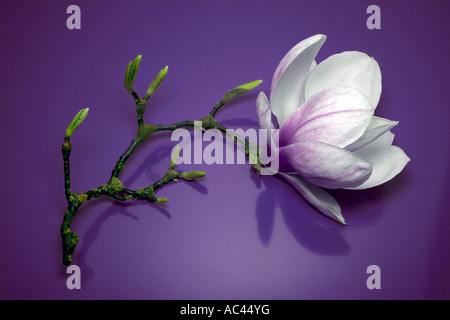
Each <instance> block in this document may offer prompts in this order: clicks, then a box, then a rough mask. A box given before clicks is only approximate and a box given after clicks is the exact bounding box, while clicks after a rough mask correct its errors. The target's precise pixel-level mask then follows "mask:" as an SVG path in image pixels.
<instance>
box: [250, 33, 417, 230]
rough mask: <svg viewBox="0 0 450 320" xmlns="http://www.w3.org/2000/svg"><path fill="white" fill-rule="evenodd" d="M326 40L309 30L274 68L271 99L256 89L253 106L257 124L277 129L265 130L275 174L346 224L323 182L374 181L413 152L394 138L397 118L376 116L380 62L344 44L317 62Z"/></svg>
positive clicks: (354, 185)
mask: <svg viewBox="0 0 450 320" xmlns="http://www.w3.org/2000/svg"><path fill="white" fill-rule="evenodd" d="M325 39H326V36H324V35H315V36H312V37H310V38H308V39H306V40H303V41H302V42H300V43H299V44H297V45H296V46H295V47H293V48H292V49H291V50H290V51H289V52H288V53H287V54H286V56H285V57H284V58H283V59H282V60H281V62H280V63H279V65H278V67H277V69H276V70H275V74H274V76H273V79H272V85H271V88H270V91H271V92H270V102H269V100H268V99H267V97H266V95H265V94H264V93H263V92H261V93H260V94H259V96H258V99H257V102H256V110H257V115H258V121H259V125H260V127H261V128H262V129H279V130H273V131H271V132H272V134H271V135H270V136H269V138H270V139H272V140H273V141H272V143H274V141H278V144H277V145H276V147H277V148H274V149H275V150H273V152H278V157H279V166H280V167H279V168H280V169H279V171H278V172H277V174H278V175H279V176H281V177H282V178H284V179H285V180H286V181H288V182H289V183H290V184H292V185H293V186H294V187H295V188H296V190H297V191H298V192H300V193H301V194H302V195H303V196H304V197H305V198H306V200H308V201H309V202H310V203H311V204H312V205H313V206H315V207H316V208H317V209H318V210H319V211H321V212H322V213H323V214H325V215H327V216H329V217H331V218H333V219H335V220H337V221H339V222H341V223H343V224H345V220H344V218H343V217H342V214H341V208H340V206H339V204H338V203H337V202H336V200H335V199H334V198H333V197H332V196H331V195H330V194H329V193H328V192H326V191H325V190H323V189H322V188H325V189H339V188H343V189H367V188H372V187H375V186H378V185H380V184H382V183H384V182H386V181H389V180H391V179H392V178H393V177H395V176H396V175H397V174H398V173H400V172H401V171H402V170H403V168H404V167H405V165H406V163H407V162H408V161H409V160H410V159H409V158H408V156H407V155H406V154H405V153H404V152H403V150H402V149H400V148H398V147H396V146H393V145H392V142H393V139H394V135H393V134H392V133H391V131H390V130H391V129H392V128H393V127H394V126H395V125H397V124H398V122H394V121H390V120H388V119H384V118H380V117H376V116H374V111H375V108H376V107H377V105H378V101H379V99H380V95H381V71H380V67H379V66H378V63H377V62H376V61H375V60H374V59H373V58H371V57H369V56H368V55H366V54H364V53H362V52H357V51H348V52H342V53H340V54H335V55H332V56H330V57H329V58H328V59H326V60H324V61H323V62H321V63H320V64H318V65H317V63H316V62H315V60H314V59H315V57H316V55H317V52H318V51H319V49H320V48H321V46H322V45H323V43H324V42H325ZM269 131H270V130H269ZM276 135H277V139H274V137H275V136H276Z"/></svg>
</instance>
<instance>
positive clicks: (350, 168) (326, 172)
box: [279, 141, 372, 189]
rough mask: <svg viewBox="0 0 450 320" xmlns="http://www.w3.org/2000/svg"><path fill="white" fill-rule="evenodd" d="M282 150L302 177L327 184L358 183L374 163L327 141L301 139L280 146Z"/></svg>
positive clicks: (318, 183) (329, 186) (368, 172)
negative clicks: (300, 140) (302, 140)
mask: <svg viewBox="0 0 450 320" xmlns="http://www.w3.org/2000/svg"><path fill="white" fill-rule="evenodd" d="M279 152H280V154H282V157H284V158H285V159H287V161H289V164H290V165H291V166H292V168H294V169H295V171H296V172H297V173H298V174H299V175H300V176H301V177H303V178H305V179H306V180H308V181H309V182H311V183H313V184H315V185H317V186H319V187H323V188H328V189H339V188H351V187H356V186H359V185H361V184H362V183H363V182H365V181H366V180H367V179H369V177H370V174H371V173H372V164H371V163H369V162H367V161H365V160H364V159H362V158H360V157H359V156H357V155H356V154H354V153H352V152H350V151H348V150H345V149H341V148H338V147H335V146H332V145H329V144H326V143H323V142H318V141H304V142H298V143H294V144H291V145H289V146H286V147H282V148H280V149H279Z"/></svg>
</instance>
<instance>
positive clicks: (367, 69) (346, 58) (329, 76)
mask: <svg viewBox="0 0 450 320" xmlns="http://www.w3.org/2000/svg"><path fill="white" fill-rule="evenodd" d="M337 85H346V86H350V87H354V88H357V89H358V90H360V91H361V92H362V93H363V94H364V95H366V96H367V97H368V98H369V100H370V102H371V104H372V107H373V108H376V107H377V105H378V101H379V100H380V95H381V71H380V67H379V65H378V63H377V62H376V61H375V59H373V58H371V57H369V56H368V55H366V54H365V53H362V52H358V51H346V52H342V53H339V54H335V55H332V56H330V57H329V58H328V59H326V60H324V61H322V62H321V63H319V65H318V66H317V68H315V69H314V71H313V72H311V74H310V75H309V77H308V79H307V80H306V86H305V97H306V99H308V98H309V97H311V96H312V95H314V94H316V93H317V92H320V91H322V90H323V89H326V88H329V87H333V86H337Z"/></svg>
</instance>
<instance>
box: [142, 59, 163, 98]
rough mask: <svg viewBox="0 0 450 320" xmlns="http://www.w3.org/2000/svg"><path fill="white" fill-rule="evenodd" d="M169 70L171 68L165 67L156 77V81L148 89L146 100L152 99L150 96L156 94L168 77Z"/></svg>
mask: <svg viewBox="0 0 450 320" xmlns="http://www.w3.org/2000/svg"><path fill="white" fill-rule="evenodd" d="M168 70H169V66H166V67H164V69H162V70H161V71H159V73H158V75H157V76H156V78H155V80H153V82H152V83H151V84H150V86H149V87H148V89H147V93H146V94H145V100H147V99H148V98H150V96H151V95H152V94H153V93H155V91H156V89H158V87H159V85H160V84H161V83H162V82H163V80H164V78H165V77H166V74H167V71H168Z"/></svg>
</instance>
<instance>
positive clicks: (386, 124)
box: [345, 116, 398, 151]
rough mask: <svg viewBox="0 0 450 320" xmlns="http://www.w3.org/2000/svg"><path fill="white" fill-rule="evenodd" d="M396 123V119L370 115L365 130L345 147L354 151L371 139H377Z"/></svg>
mask: <svg viewBox="0 0 450 320" xmlns="http://www.w3.org/2000/svg"><path fill="white" fill-rule="evenodd" d="M397 124H398V121H391V120H388V119H384V118H380V117H375V116H374V117H372V121H371V122H370V124H369V126H368V127H367V130H366V132H364V134H363V135H362V136H361V138H359V139H358V140H356V141H355V142H353V143H352V144H350V145H348V146H346V147H345V149H347V150H349V151H355V150H358V149H361V148H362V147H364V146H366V145H368V144H369V143H371V142H372V141H374V140H376V139H378V138H379V137H381V136H382V135H383V134H385V133H386V132H388V131H389V130H391V129H392V128H393V127H394V126H396V125H397Z"/></svg>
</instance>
